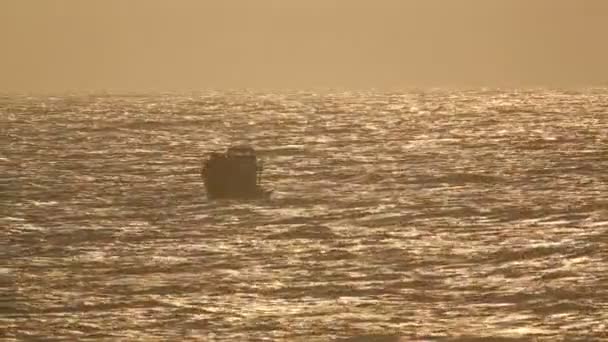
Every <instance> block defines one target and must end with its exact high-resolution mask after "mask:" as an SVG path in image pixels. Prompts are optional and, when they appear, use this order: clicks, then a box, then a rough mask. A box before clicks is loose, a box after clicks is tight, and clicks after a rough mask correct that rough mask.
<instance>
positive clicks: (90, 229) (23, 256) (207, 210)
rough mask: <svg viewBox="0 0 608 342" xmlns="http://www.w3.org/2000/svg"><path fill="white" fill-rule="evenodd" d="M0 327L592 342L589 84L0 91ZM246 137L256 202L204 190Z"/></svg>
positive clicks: (602, 193) (599, 106) (603, 199)
mask: <svg viewBox="0 0 608 342" xmlns="http://www.w3.org/2000/svg"><path fill="white" fill-rule="evenodd" d="M0 121H1V123H2V124H1V131H2V144H1V147H0V170H2V172H1V176H2V179H1V183H0V196H1V197H0V200H1V205H0V214H1V217H0V229H1V231H2V242H0V257H1V258H0V288H3V289H4V290H2V291H0V293H3V294H2V295H0V298H1V302H0V303H1V304H0V306H2V307H3V308H0V311H1V312H2V313H1V314H0V338H2V339H5V340H6V341H12V340H44V341H50V340H71V341H75V340H145V341H156V340H158V341H160V340H163V341H189V340H192V341H194V340H202V341H330V340H345V341H399V340H403V341H446V340H450V341H451V340H462V339H472V340H483V339H486V338H496V339H499V338H501V339H502V340H504V341H510V340H518V341H519V340H524V341H525V340H538V341H545V340H546V341H558V340H567V341H574V340H580V341H596V340H608V173H607V171H606V170H608V90H606V89H584V90H577V91H573V90H548V89H469V90H447V89H428V90H408V91H403V92H382V91H368V92H362V91H360V92H354V91H353V92H347V91H324V92H318V93H316V92H314V91H284V92H273V93H270V92H256V91H248V90H239V91H231V92H228V91H226V92H220V91H208V92H196V93H187V94H186V93H180V94H175V93H166V94H162V93H161V94H123V95H115V94H81V95H61V96H29V95H3V96H0ZM235 144H250V145H251V146H253V147H254V148H255V149H256V151H257V154H258V157H259V158H260V159H261V160H263V161H264V165H265V170H264V174H263V177H262V178H263V179H262V182H263V186H264V187H266V188H268V189H272V190H273V195H272V197H271V198H270V199H268V200H257V201H226V200H224V201H209V200H207V198H206V194H205V190H204V186H203V183H202V180H201V178H200V168H201V163H202V161H203V159H204V158H205V155H206V154H207V153H209V152H212V151H223V150H224V149H226V148H227V147H229V146H232V145H235Z"/></svg>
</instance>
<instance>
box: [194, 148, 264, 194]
mask: <svg viewBox="0 0 608 342" xmlns="http://www.w3.org/2000/svg"><path fill="white" fill-rule="evenodd" d="M262 172H263V163H262V162H261V161H258V158H257V155H256V152H255V150H254V148H253V147H251V146H248V145H237V146H233V147H230V148H228V149H227V150H226V151H225V152H223V153H222V152H212V153H210V154H209V156H208V158H207V159H206V160H205V161H204V163H203V167H202V169H201V177H202V179H203V182H204V184H205V190H206V192H207V198H209V199H259V198H268V197H270V193H271V191H270V190H265V189H263V188H262V186H261V182H262Z"/></svg>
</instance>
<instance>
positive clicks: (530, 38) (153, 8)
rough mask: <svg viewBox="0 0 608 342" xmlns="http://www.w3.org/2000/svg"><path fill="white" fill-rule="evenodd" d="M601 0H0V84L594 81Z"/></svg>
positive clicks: (601, 34) (606, 8)
mask: <svg viewBox="0 0 608 342" xmlns="http://www.w3.org/2000/svg"><path fill="white" fill-rule="evenodd" d="M607 41H608V1H607V0H306V1H304V0H215V1H211V0H0V42H1V44H2V45H1V48H0V91H74V90H108V91H165V90H167V91H174V90H178V91H179V90H196V89H206V88H243V87H263V88H283V87H288V88H309V87H346V88H348V87H353V88H372V87H374V88H383V87H391V88H394V87H412V86H414V87H424V86H459V85H463V86H470V85H473V86H477V85H483V86H538V85H548V86H552V85H559V86H563V85H565V86H569V85H575V86H578V85H597V84H606V83H607V82H608V43H606V42H607Z"/></svg>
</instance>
